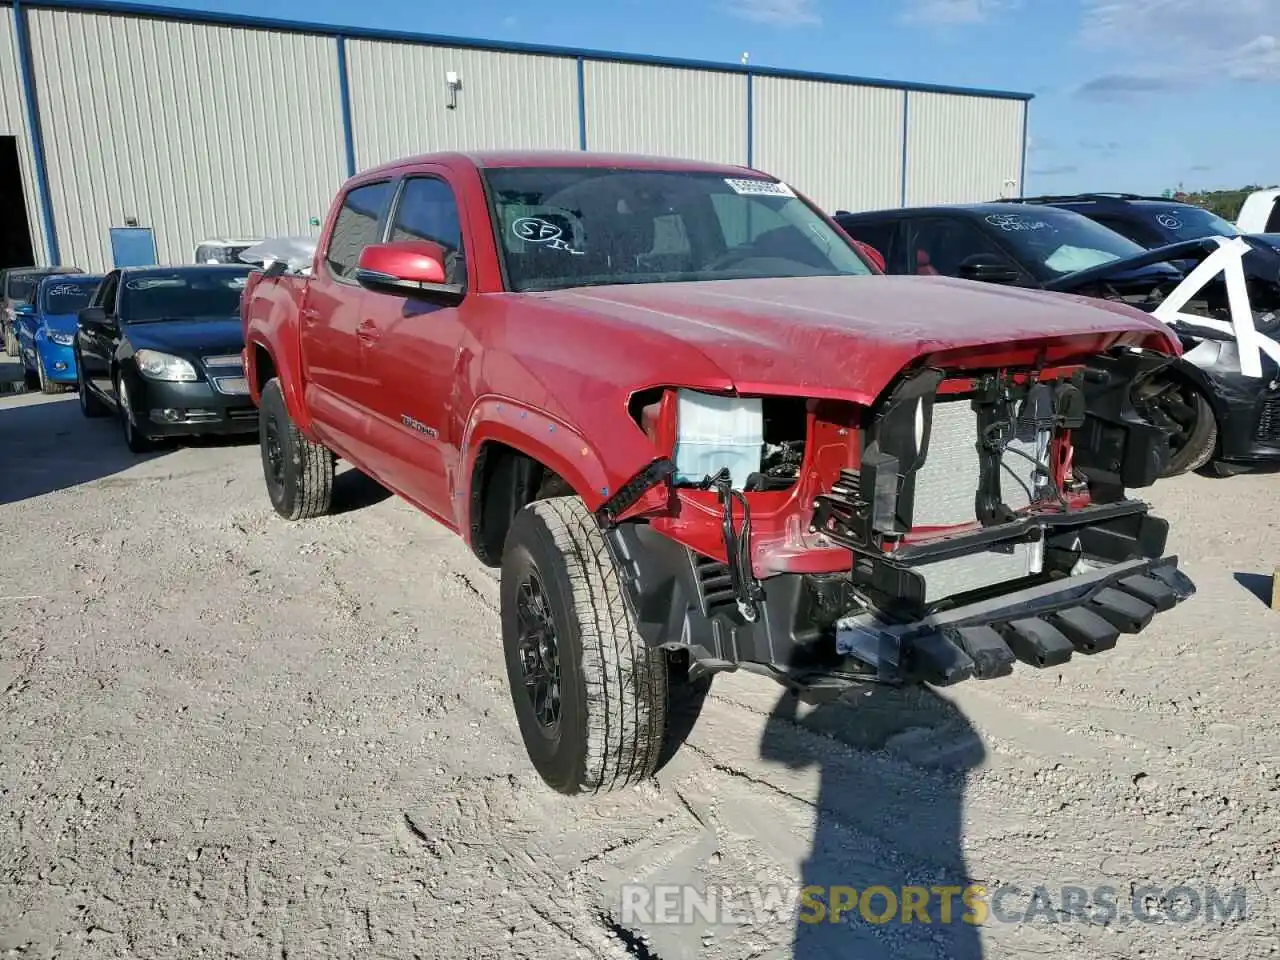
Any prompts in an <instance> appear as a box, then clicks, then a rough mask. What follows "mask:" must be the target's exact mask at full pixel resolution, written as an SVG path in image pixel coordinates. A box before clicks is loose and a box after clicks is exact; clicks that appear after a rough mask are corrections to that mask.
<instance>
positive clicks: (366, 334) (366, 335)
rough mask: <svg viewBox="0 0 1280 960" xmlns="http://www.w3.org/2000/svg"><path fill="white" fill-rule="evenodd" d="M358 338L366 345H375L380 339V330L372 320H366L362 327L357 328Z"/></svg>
mask: <svg viewBox="0 0 1280 960" xmlns="http://www.w3.org/2000/svg"><path fill="white" fill-rule="evenodd" d="M356 336H357V337H359V338H360V339H361V340H363V341H364V342H365V343H373V342H374V341H375V340H377V339H378V337H379V336H380V334H379V333H378V328H377V326H376V325H375V324H374V322H373V321H372V320H366V321H364V322H363V323H361V324H360V326H358V327H356Z"/></svg>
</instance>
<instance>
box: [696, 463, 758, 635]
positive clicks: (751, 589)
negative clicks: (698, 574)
mask: <svg viewBox="0 0 1280 960" xmlns="http://www.w3.org/2000/svg"><path fill="white" fill-rule="evenodd" d="M699 486H700V487H702V488H703V489H704V490H706V489H710V488H712V487H714V488H715V489H716V491H717V492H718V493H719V494H720V504H721V506H722V507H723V508H724V513H723V516H722V519H721V527H722V529H723V532H724V546H725V557H726V559H727V560H728V567H729V581H730V583H732V584H733V595H734V597H735V598H736V599H737V601H738V612H739V613H741V614H742V616H743V618H744V619H745V620H747V621H748V622H750V623H754V622H755V621H756V620H757V619H758V618H759V615H760V613H759V606H758V604H759V603H760V601H761V600H763V599H764V588H763V587H761V586H760V581H759V580H757V579H756V577H755V573H754V571H753V570H752V568H751V505H750V504H749V503H747V498H746V495H745V494H743V492H742V491H741V490H735V489H734V488H733V479H732V475H731V474H730V473H729V468H728V467H722V468H721V469H720V471H719V472H718V473H716V474H715V475H714V476H709V477H707V478H706V479H704V480H703V481H702V483H700V484H699ZM735 500H736V501H737V502H738V503H740V504H741V505H742V532H741V533H736V532H735V531H734V529H733V503H734V501H735Z"/></svg>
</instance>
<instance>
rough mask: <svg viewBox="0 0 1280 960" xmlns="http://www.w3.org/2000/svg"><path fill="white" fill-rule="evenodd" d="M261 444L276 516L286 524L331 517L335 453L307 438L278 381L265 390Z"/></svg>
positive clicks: (261, 420)
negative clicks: (293, 415)
mask: <svg viewBox="0 0 1280 960" xmlns="http://www.w3.org/2000/svg"><path fill="white" fill-rule="evenodd" d="M258 442H259V446H260V447H261V448H262V473H263V477H264V478H265V480H266V483H267V494H268V496H270V497H271V505H272V506H273V507H275V510H276V513H278V514H280V516H282V517H284V518H285V519H286V520H309V519H311V518H312V517H319V516H323V515H324V514H326V513H328V512H329V510H330V508H331V506H332V504H333V470H334V456H333V452H332V451H331V450H330V449H329V448H328V447H326V446H324V445H322V444H319V443H313V442H312V441H310V440H308V439H307V438H306V437H305V436H303V434H302V431H300V430H299V429H298V427H297V425H296V424H295V423H294V422H293V419H292V418H291V417H290V416H289V408H288V407H287V406H285V402H284V393H283V392H282V391H281V389H280V381H279V380H278V379H276V378H274V377H273V378H272V379H270V380H268V381H267V385H266V386H265V387H263V388H262V402H261V403H260V404H259V410H258Z"/></svg>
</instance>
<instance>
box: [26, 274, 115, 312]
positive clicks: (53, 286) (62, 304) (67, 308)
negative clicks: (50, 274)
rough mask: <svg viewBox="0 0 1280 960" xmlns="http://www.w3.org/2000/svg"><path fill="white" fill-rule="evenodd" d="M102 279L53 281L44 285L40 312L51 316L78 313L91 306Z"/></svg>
mask: <svg viewBox="0 0 1280 960" xmlns="http://www.w3.org/2000/svg"><path fill="white" fill-rule="evenodd" d="M100 280H101V278H100V277H93V278H86V279H84V280H80V279H76V280H52V281H50V282H48V283H46V284H45V285H44V296H43V297H42V300H41V304H40V311H41V312H42V313H47V314H51V315H57V314H64V313H76V312H77V311H79V310H83V309H84V308H85V307H87V306H88V305H89V300H90V299H91V298H92V297H93V291H94V290H96V289H97V288H98V283H99V281H100Z"/></svg>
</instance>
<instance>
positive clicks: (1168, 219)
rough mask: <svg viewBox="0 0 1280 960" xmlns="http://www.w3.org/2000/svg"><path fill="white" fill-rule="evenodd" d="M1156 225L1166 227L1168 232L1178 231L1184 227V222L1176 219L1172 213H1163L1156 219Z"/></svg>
mask: <svg viewBox="0 0 1280 960" xmlns="http://www.w3.org/2000/svg"><path fill="white" fill-rule="evenodd" d="M1156 223H1158V224H1160V226H1162V227H1164V228H1165V229H1166V230H1178V229H1181V227H1182V221H1181V220H1179V219H1178V218H1177V217H1175V216H1174V215H1173V214H1172V213H1162V214H1160V215H1159V216H1157V217H1156Z"/></svg>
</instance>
